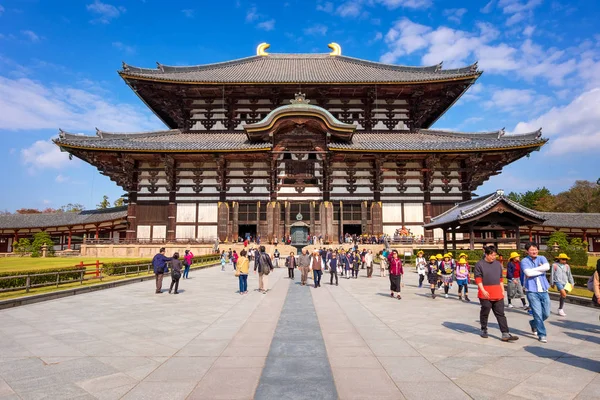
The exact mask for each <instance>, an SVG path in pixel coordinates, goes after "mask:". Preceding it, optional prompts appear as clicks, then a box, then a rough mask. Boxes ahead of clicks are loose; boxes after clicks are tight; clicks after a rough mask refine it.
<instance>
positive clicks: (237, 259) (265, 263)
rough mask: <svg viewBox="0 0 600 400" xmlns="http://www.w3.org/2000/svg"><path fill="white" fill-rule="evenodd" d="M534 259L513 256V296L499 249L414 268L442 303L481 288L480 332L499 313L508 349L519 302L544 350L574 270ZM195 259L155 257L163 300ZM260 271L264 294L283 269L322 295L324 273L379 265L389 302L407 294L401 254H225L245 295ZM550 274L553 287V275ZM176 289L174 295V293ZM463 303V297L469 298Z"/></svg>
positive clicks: (560, 259) (599, 299)
mask: <svg viewBox="0 0 600 400" xmlns="http://www.w3.org/2000/svg"><path fill="white" fill-rule="evenodd" d="M525 250H526V252H527V256H526V257H524V258H523V259H521V257H520V254H519V253H517V252H512V253H511V254H510V258H509V261H508V264H507V268H506V281H507V289H506V290H505V286H504V276H503V267H502V264H501V263H500V262H499V261H498V260H497V259H496V258H497V256H498V252H497V250H496V248H495V247H494V246H485V247H484V249H483V253H484V254H483V256H482V258H481V259H480V260H479V261H477V262H476V263H475V265H474V266H473V267H471V266H470V265H469V261H468V256H467V254H466V253H460V254H458V257H457V258H455V257H454V255H453V253H452V252H448V253H446V254H437V255H432V256H430V257H429V258H428V259H426V258H425V257H424V252H423V251H419V252H418V253H417V256H416V260H415V267H416V272H417V274H418V279H419V280H418V287H419V288H422V287H423V284H424V282H425V281H427V283H428V285H429V290H430V291H431V296H430V297H431V298H432V299H435V298H436V291H438V290H443V293H444V297H445V298H446V299H447V298H449V296H448V294H449V292H450V290H451V288H452V286H453V285H454V284H456V286H457V294H458V300H459V301H465V302H470V301H471V300H470V299H469V283H471V282H472V279H471V275H472V276H473V278H474V283H475V284H476V285H477V297H478V299H479V303H480V306H481V308H480V314H479V320H480V324H481V334H480V336H481V337H482V338H487V337H488V318H489V314H490V312H492V313H493V314H494V316H495V318H496V320H497V321H498V325H499V327H500V331H501V333H502V341H507V342H509V341H515V340H518V337H517V336H514V335H512V334H510V330H509V327H508V321H507V318H506V315H505V303H504V299H505V298H507V299H508V308H514V307H515V305H514V304H513V300H516V299H518V300H520V301H521V304H522V308H523V310H524V311H527V312H528V313H529V314H531V315H532V318H533V319H532V320H530V321H529V323H530V327H531V332H532V333H533V334H534V335H536V336H537V337H538V340H539V341H540V342H542V343H546V342H547V331H546V326H545V323H544V321H546V320H547V319H548V317H549V316H550V296H549V294H548V289H549V288H550V287H553V288H556V290H557V291H558V292H559V293H560V297H559V308H558V312H557V314H558V315H559V316H561V317H566V315H567V314H566V313H565V310H564V308H565V299H566V297H567V294H568V293H569V292H570V291H571V290H572V288H573V286H574V284H575V282H574V279H573V275H572V272H571V267H570V266H569V264H568V261H569V256H568V255H567V254H564V253H561V254H559V255H558V256H557V257H556V259H555V261H554V262H553V263H552V264H550V263H549V261H548V260H547V259H546V257H544V256H542V255H540V254H539V249H538V246H537V245H536V244H534V243H528V244H527V245H526V246H525ZM193 257H194V255H193V254H192V252H191V251H189V250H186V251H185V255H184V256H183V259H180V255H179V253H174V254H173V256H172V257H167V256H165V249H164V248H161V249H160V252H159V253H158V254H157V255H156V256H154V259H153V260H152V265H153V268H154V273H155V276H156V293H162V281H163V276H164V274H166V273H168V272H169V267H170V272H171V285H170V288H169V293H174V294H178V289H179V280H180V278H181V277H183V279H189V276H188V275H189V270H190V266H191V265H192V263H193ZM251 263H252V264H253V272H254V274H257V273H258V291H259V292H260V293H262V294H266V293H267V292H268V290H269V280H268V277H269V274H270V273H271V271H272V270H273V269H275V268H278V267H285V268H287V269H288V278H289V279H295V270H296V269H298V270H299V272H300V284H301V285H303V286H305V285H307V284H308V280H309V276H310V279H312V280H313V287H314V288H315V289H317V288H320V287H321V278H322V275H323V273H325V272H328V273H329V284H330V285H334V284H335V286H338V285H339V281H340V279H341V278H345V279H358V277H359V274H360V271H361V270H366V274H365V277H366V278H367V279H370V278H372V277H373V269H374V266H375V265H379V271H380V274H379V275H380V277H386V275H387V276H388V279H389V284H390V297H391V298H394V299H398V300H401V299H402V296H401V294H400V293H401V291H402V287H404V282H403V277H404V274H405V271H404V266H403V264H402V260H401V259H400V257H399V255H398V252H397V251H396V250H391V251H389V250H387V249H383V250H381V251H379V252H378V253H377V254H373V251H372V250H367V249H363V250H362V251H361V250H359V248H358V245H357V244H355V245H354V246H353V247H351V248H350V249H347V250H346V249H344V248H339V249H332V248H330V249H325V248H324V247H323V248H321V249H318V248H315V249H314V250H313V252H312V253H310V252H309V251H308V250H303V251H302V252H301V253H300V254H298V255H296V254H294V252H290V254H289V255H284V256H282V255H281V254H280V252H279V250H278V249H277V248H275V251H274V252H273V254H268V253H267V252H266V249H265V246H259V247H258V248H251V249H249V250H246V249H244V250H242V251H240V253H239V255H238V254H237V252H236V251H235V250H231V249H229V251H223V252H222V253H221V270H222V271H225V270H226V267H227V266H230V267H231V268H232V269H233V270H234V271H235V276H236V277H238V282H239V293H240V295H245V294H248V274H249V273H250V270H251ZM548 271H550V281H548V279H547V277H546V273H547V272H548ZM588 288H589V289H590V290H591V291H593V292H594V296H593V299H592V301H593V303H594V305H595V306H598V307H600V260H598V263H597V265H596V271H595V272H594V274H593V275H592V277H590V279H589V282H588ZM173 289H174V291H173ZM463 296H464V297H463Z"/></svg>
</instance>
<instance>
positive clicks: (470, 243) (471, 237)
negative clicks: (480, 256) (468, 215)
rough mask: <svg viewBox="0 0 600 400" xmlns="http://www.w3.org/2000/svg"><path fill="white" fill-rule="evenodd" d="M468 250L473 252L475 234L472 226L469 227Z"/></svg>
mask: <svg viewBox="0 0 600 400" xmlns="http://www.w3.org/2000/svg"><path fill="white" fill-rule="evenodd" d="M469 250H475V232H474V231H473V225H469Z"/></svg>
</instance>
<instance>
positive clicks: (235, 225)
mask: <svg viewBox="0 0 600 400" xmlns="http://www.w3.org/2000/svg"><path fill="white" fill-rule="evenodd" d="M231 207H233V221H231V240H232V241H235V242H237V240H238V238H239V237H240V224H239V219H240V204H239V203H238V202H237V201H234V202H233V203H231Z"/></svg>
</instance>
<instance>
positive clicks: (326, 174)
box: [321, 154, 331, 229]
mask: <svg viewBox="0 0 600 400" xmlns="http://www.w3.org/2000/svg"><path fill="white" fill-rule="evenodd" d="M322 174H323V184H322V185H321V188H322V192H323V201H329V197H330V196H329V192H330V190H331V188H330V187H329V186H330V185H329V180H330V179H331V157H330V156H329V155H328V154H324V155H323V171H322ZM321 229H322V228H321Z"/></svg>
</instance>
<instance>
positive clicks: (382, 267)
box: [378, 251, 388, 278]
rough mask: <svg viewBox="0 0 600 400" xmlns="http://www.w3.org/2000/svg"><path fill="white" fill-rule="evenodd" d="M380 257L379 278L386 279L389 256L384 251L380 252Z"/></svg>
mask: <svg viewBox="0 0 600 400" xmlns="http://www.w3.org/2000/svg"><path fill="white" fill-rule="evenodd" d="M378 257H379V276H380V277H382V278H385V271H387V267H388V260H387V256H386V255H385V254H384V252H383V251H380V252H379V256H378Z"/></svg>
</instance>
